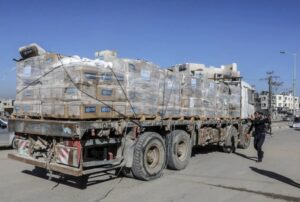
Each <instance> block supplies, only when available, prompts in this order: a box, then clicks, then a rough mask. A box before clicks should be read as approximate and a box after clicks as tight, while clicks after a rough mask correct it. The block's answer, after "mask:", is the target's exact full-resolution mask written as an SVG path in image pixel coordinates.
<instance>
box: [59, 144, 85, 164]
mask: <svg viewBox="0 0 300 202" xmlns="http://www.w3.org/2000/svg"><path fill="white" fill-rule="evenodd" d="M55 158H56V163H60V164H64V165H69V166H73V167H79V165H80V159H81V144H80V141H79V140H75V141H65V142H64V145H56V146H55Z"/></svg>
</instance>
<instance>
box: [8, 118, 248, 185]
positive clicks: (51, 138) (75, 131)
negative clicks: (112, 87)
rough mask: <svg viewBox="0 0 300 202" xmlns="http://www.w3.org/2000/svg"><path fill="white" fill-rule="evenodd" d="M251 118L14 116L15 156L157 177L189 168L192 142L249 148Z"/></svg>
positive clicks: (83, 171) (71, 168) (67, 169)
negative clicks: (115, 118) (64, 117)
mask: <svg viewBox="0 0 300 202" xmlns="http://www.w3.org/2000/svg"><path fill="white" fill-rule="evenodd" d="M248 128H249V121H248V120H245V119H244V120H243V119H238V118H236V119H230V118H227V119H207V118H195V117H192V118H190V117H188V118H187V117H178V118H169V119H160V118H155V119H147V118H142V119H136V120H130V119H121V120H89V121H69V120H43V119H28V118H13V119H11V120H10V121H9V130H10V131H14V132H15V134H16V144H17V151H18V152H16V153H11V154H9V155H8V157H9V158H10V159H14V160H17V161H21V162H24V163H28V164H31V165H34V166H37V167H40V168H44V169H47V170H48V171H51V172H52V171H56V172H58V173H63V174H67V175H72V176H84V175H90V174H94V173H99V172H104V171H108V170H115V169H118V170H120V171H122V173H123V174H125V175H126V176H127V175H128V176H129V175H132V176H134V177H135V178H137V179H141V180H152V179H155V178H158V177H160V176H161V175H162V173H163V169H164V168H165V167H168V168H170V169H174V170H181V169H184V168H185V167H186V166H187V165H188V163H189V160H190V157H191V150H192V147H193V146H205V145H208V144H215V145H219V146H220V147H221V148H222V149H223V151H224V152H227V153H230V152H234V151H235V149H236V148H237V147H240V148H247V147H248V146H249V143H250V138H249V137H248V136H247V135H246V134H247V130H248Z"/></svg>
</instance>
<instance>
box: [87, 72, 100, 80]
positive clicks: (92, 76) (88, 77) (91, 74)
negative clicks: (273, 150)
mask: <svg viewBox="0 0 300 202" xmlns="http://www.w3.org/2000/svg"><path fill="white" fill-rule="evenodd" d="M84 75H85V78H86V79H91V80H95V79H96V78H97V74H96V73H92V72H86V73H85V74H84Z"/></svg>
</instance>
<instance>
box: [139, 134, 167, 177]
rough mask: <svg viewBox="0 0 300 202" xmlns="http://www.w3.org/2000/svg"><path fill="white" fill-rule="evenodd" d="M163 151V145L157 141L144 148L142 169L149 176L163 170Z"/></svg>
mask: <svg viewBox="0 0 300 202" xmlns="http://www.w3.org/2000/svg"><path fill="white" fill-rule="evenodd" d="M163 150H164V148H163V144H162V143H161V142H160V141H158V140H155V141H154V142H152V143H150V144H148V145H147V146H146V148H145V151H144V168H145V170H146V171H147V173H149V174H150V175H155V174H156V173H158V172H159V171H161V169H162V168H163V165H164V164H163V162H164V151H163Z"/></svg>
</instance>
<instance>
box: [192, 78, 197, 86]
mask: <svg viewBox="0 0 300 202" xmlns="http://www.w3.org/2000/svg"><path fill="white" fill-rule="evenodd" d="M191 86H192V88H195V87H196V86H197V80H196V79H195V78H191Z"/></svg>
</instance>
